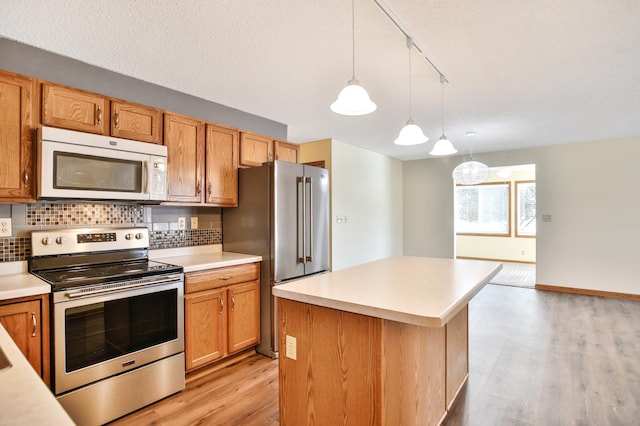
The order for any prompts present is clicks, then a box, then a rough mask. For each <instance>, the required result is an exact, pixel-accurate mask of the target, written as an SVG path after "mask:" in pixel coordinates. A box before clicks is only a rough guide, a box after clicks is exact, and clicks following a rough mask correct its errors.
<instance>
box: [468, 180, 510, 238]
mask: <svg viewBox="0 0 640 426" xmlns="http://www.w3.org/2000/svg"><path fill="white" fill-rule="evenodd" d="M510 192H511V184H510V183H486V184H481V185H475V186H461V185H459V186H456V233H457V234H459V235H460V234H471V235H478V234H480V235H499V236H510V235H511V233H510V224H509V194H510Z"/></svg>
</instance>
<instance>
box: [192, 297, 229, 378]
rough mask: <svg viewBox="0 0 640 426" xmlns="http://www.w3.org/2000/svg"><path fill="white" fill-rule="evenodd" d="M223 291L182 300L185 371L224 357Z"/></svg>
mask: <svg viewBox="0 0 640 426" xmlns="http://www.w3.org/2000/svg"><path fill="white" fill-rule="evenodd" d="M224 301H225V291H224V290H222V289H217V290H208V291H200V292H198V293H193V294H185V296H184V316H185V331H186V332H185V349H186V351H185V352H186V369H187V370H192V369H194V368H196V367H200V366H201V365H205V364H208V363H210V362H212V361H216V360H218V359H220V358H222V357H223V356H224V354H225V337H226V336H225V334H226V333H225V332H224V330H225V329H226V323H227V321H226V315H224Z"/></svg>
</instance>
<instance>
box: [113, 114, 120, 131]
mask: <svg viewBox="0 0 640 426" xmlns="http://www.w3.org/2000/svg"><path fill="white" fill-rule="evenodd" d="M119 124H120V114H119V111H118V110H116V116H115V119H114V126H116V129H117V128H118V125H119Z"/></svg>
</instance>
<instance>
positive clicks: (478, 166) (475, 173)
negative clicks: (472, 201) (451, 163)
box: [451, 159, 489, 185]
mask: <svg viewBox="0 0 640 426" xmlns="http://www.w3.org/2000/svg"><path fill="white" fill-rule="evenodd" d="M451 176H453V180H454V181H455V182H456V183H458V184H460V185H477V184H479V183H482V182H484V181H485V180H487V178H489V166H487V165H486V164H484V163H481V162H479V161H474V160H473V159H470V160H469V161H465V162H464V163H462V164H459V165H458V166H457V167H456V168H455V169H453V173H452V174H451Z"/></svg>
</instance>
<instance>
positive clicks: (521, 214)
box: [516, 181, 536, 237]
mask: <svg viewBox="0 0 640 426" xmlns="http://www.w3.org/2000/svg"><path fill="white" fill-rule="evenodd" d="M516 197H517V201H516V202H517V207H516V208H517V212H516V215H517V222H516V223H517V225H516V237H535V236H536V183H535V182H532V181H526V182H516Z"/></svg>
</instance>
